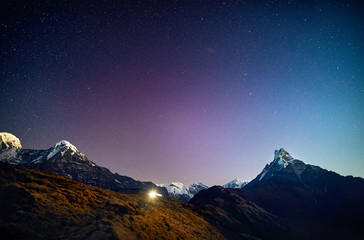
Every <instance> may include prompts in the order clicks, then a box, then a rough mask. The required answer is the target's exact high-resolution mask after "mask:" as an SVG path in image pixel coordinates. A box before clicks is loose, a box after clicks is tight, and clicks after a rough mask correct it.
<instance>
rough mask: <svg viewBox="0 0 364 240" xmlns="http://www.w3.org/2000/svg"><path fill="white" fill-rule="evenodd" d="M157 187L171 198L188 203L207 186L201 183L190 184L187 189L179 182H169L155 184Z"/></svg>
mask: <svg viewBox="0 0 364 240" xmlns="http://www.w3.org/2000/svg"><path fill="white" fill-rule="evenodd" d="M157 186H159V187H165V188H166V189H167V191H168V194H169V196H170V197H171V198H174V199H180V200H182V201H185V202H188V201H189V200H190V199H191V198H193V196H194V195H195V194H197V193H198V192H199V191H201V190H204V189H207V188H208V186H206V185H205V184H203V183H201V182H196V183H193V184H191V185H190V186H189V187H188V188H187V187H186V186H185V185H184V184H183V183H181V182H170V183H165V184H157Z"/></svg>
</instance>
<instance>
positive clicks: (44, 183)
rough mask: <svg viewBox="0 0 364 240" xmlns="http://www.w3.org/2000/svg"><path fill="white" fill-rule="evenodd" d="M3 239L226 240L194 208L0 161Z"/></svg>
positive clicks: (0, 225) (168, 200) (0, 215)
mask: <svg viewBox="0 0 364 240" xmlns="http://www.w3.org/2000/svg"><path fill="white" fill-rule="evenodd" d="M0 213H1V214H0V238H1V239H25V240H26V239H47V240H48V239H67V240H78V239H91V240H92V239H95V240H96V239H113V240H117V239H224V237H223V236H222V235H221V234H220V233H219V232H218V230H216V229H215V228H214V227H213V226H212V225H211V224H210V223H208V222H207V221H206V220H204V219H203V217H202V216H201V215H200V214H198V213H197V212H196V211H195V207H193V206H192V205H187V204H184V203H182V202H180V201H175V200H172V199H167V198H162V197H158V198H155V199H151V198H149V196H148V194H146V193H143V192H141V193H134V194H133V193H129V194H121V193H118V192H113V191H108V190H104V189H101V188H98V187H92V186H89V185H85V184H82V183H80V182H77V181H74V180H72V179H70V178H67V177H63V176H59V175H56V174H54V173H51V172H48V171H40V170H36V169H30V168H24V167H18V166H14V165H9V164H7V163H1V162H0Z"/></svg>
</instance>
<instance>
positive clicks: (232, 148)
mask: <svg viewBox="0 0 364 240" xmlns="http://www.w3.org/2000/svg"><path fill="white" fill-rule="evenodd" d="M257 2H259V3H257ZM363 5H364V4H362V3H360V1H298V0H297V1H101V0H100V1H78V3H77V1H72V0H69V1H67V0H65V1H10V0H3V1H1V3H0V23H1V25H0V29H1V30H0V31H1V32H0V33H1V38H0V39H1V43H0V49H1V55H0V57H1V59H0V83H1V92H0V95H1V102H0V131H5V132H10V133H13V134H14V135H16V136H17V137H19V138H20V139H21V142H22V145H23V147H24V148H34V149H47V148H49V147H51V146H53V145H54V144H55V143H57V142H58V141H60V140H62V139H65V140H68V141H70V142H71V143H72V144H73V145H75V146H76V147H77V148H78V149H79V150H80V151H81V152H83V153H85V154H86V156H87V157H88V158H89V159H90V160H92V161H94V162H95V163H97V164H98V165H101V166H104V167H107V168H109V169H110V170H111V171H112V172H118V173H119V174H122V175H127V176H130V177H133V178H135V179H138V180H150V181H153V182H155V183H164V182H169V181H181V182H183V183H184V184H186V185H187V184H191V183H192V182H195V181H201V182H203V183H205V184H207V185H214V184H224V183H226V182H228V181H230V180H232V179H234V178H240V179H242V180H250V179H252V178H254V177H255V176H256V175H257V174H259V173H260V171H261V170H262V169H263V168H264V166H265V164H266V163H268V162H270V161H272V160H273V152H274V150H275V149H278V148H281V147H284V148H285V149H286V150H287V151H288V152H289V153H291V155H292V156H293V157H295V158H298V159H302V160H304V161H305V162H306V163H310V164H314V165H319V166H321V167H323V168H327V169H329V170H333V171H336V172H338V173H340V174H342V175H354V176H362V177H364V76H363V67H364V37H363V33H364V29H363V28H364V26H363V23H364V21H363V20H364V7H363Z"/></svg>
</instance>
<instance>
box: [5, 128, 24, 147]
mask: <svg viewBox="0 0 364 240" xmlns="http://www.w3.org/2000/svg"><path fill="white" fill-rule="evenodd" d="M9 148H17V149H21V148H22V146H21V143H20V140H19V138H17V137H15V136H14V135H13V134H11V133H7V132H0V150H7V149H9Z"/></svg>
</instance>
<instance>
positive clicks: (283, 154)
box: [273, 148, 294, 167]
mask: <svg viewBox="0 0 364 240" xmlns="http://www.w3.org/2000/svg"><path fill="white" fill-rule="evenodd" d="M292 160H294V159H293V157H292V156H291V155H290V154H289V153H288V152H287V151H286V150H284V148H281V149H279V150H275V151H274V160H273V162H276V163H278V164H279V165H281V166H283V167H287V166H288V164H289V163H292Z"/></svg>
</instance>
